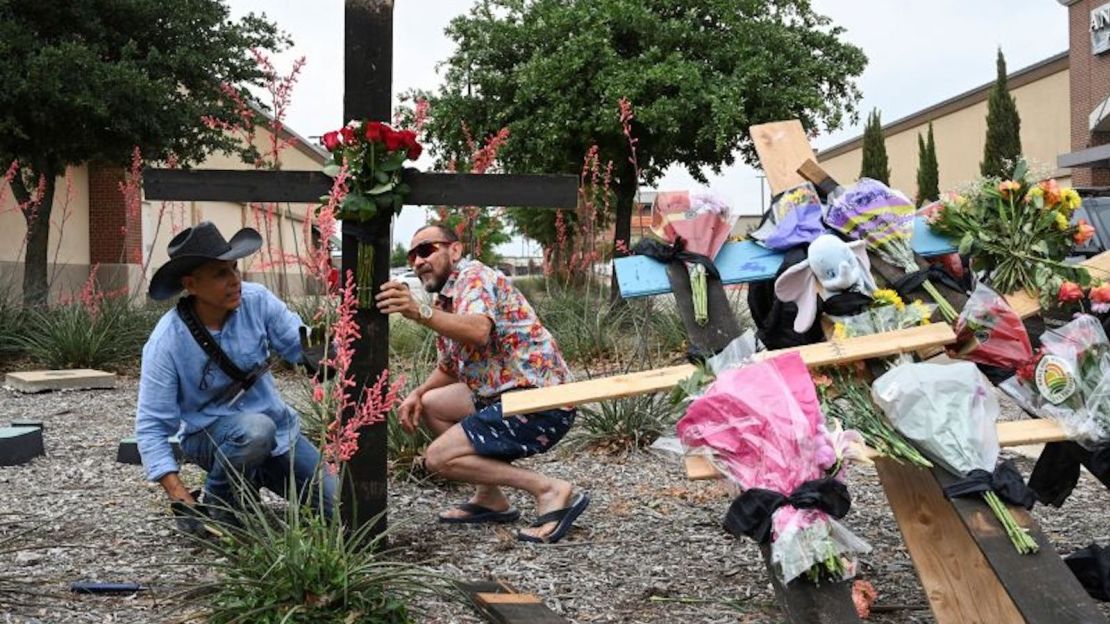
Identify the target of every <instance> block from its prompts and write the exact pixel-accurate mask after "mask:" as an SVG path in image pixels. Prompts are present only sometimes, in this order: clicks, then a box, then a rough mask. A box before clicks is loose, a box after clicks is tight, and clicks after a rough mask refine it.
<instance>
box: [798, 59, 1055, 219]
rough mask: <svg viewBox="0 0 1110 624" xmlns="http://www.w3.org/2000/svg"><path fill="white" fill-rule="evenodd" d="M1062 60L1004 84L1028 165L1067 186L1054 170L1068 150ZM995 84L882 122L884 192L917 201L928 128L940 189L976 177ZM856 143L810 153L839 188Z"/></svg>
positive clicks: (852, 169) (855, 165)
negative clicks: (921, 141)
mask: <svg viewBox="0 0 1110 624" xmlns="http://www.w3.org/2000/svg"><path fill="white" fill-rule="evenodd" d="M1067 61H1068V58H1067V55H1066V54H1063V55H1057V56H1055V57H1052V58H1050V59H1047V60H1045V61H1042V62H1041V63H1038V64H1036V65H1033V66H1030V67H1027V68H1024V69H1021V70H1019V71H1017V72H1014V73H1012V74H1011V75H1010V77H1009V79H1008V83H1009V87H1010V94H1011V95H1013V96H1014V100H1015V102H1016V103H1017V109H1018V114H1019V115H1020V116H1021V146H1022V149H1023V151H1024V153H1025V156H1026V158H1027V159H1028V160H1029V162H1030V166H1031V168H1032V169H1033V171H1034V172H1035V173H1040V174H1041V175H1042V176H1043V177H1053V178H1056V179H1057V180H1059V181H1060V183H1061V184H1070V183H1071V172H1070V170H1067V169H1059V168H1057V167H1056V157H1057V156H1058V155H1059V154H1063V153H1067V152H1069V151H1070V148H1071V134H1070V133H1071V110H1070V105H1069V101H1070V98H1069V83H1068V80H1069V72H1068V63H1067ZM993 85H994V82H993V81H991V83H990V84H987V85H984V86H982V87H979V88H978V89H974V90H972V91H969V92H967V93H964V94H961V95H958V96H956V97H954V98H952V99H950V100H947V101H945V102H941V103H940V104H937V105H936V106H932V107H930V108H927V109H925V110H923V111H920V112H918V113H915V114H913V115H910V116H908V117H905V118H903V119H899V120H897V121H894V122H891V123H889V124H886V125H885V126H884V127H883V132H884V136H885V139H886V150H887V158H888V159H889V162H890V183H891V186H892V187H894V188H896V189H899V190H901V191H902V192H904V193H905V194H906V195H908V196H909V197H910V198H911V199H913V198H915V197H916V195H917V163H918V155H917V137H918V135H920V136H922V137H925V136H926V135H927V133H928V125H929V122H930V121H931V122H932V124H933V137H934V139H935V141H936V146H937V163H938V165H939V173H940V189H941V191H942V192H944V191H948V190H959V189H960V188H962V187H964V186H966V185H967V184H968V183H970V182H972V181H973V180H975V179H976V178H977V177H979V162H980V161H981V160H982V158H983V147H984V145H985V143H986V132H987V95H988V94H989V91H990V88H991V87H993ZM862 147H863V138H862V137H857V138H856V139H853V140H851V141H847V142H845V143H842V144H840V145H837V146H834V147H832V148H829V149H826V150H822V151H821V152H819V153H818V154H817V160H818V162H820V163H821V166H822V167H823V168H824V169H825V170H826V171H828V172H829V174H830V175H832V177H833V178H834V179H836V180H837V181H839V182H841V183H850V182H854V181H855V180H856V179H857V178H858V177H859V171H860V164H861V162H862V160H863V151H862Z"/></svg>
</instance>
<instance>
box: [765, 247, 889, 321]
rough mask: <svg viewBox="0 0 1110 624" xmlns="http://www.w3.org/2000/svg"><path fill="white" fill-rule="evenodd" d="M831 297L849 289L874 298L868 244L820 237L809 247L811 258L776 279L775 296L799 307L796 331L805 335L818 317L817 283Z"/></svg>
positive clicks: (873, 283)
mask: <svg viewBox="0 0 1110 624" xmlns="http://www.w3.org/2000/svg"><path fill="white" fill-rule="evenodd" d="M818 283H820V284H821V286H822V288H824V289H825V293H826V294H827V295H836V294H839V293H842V292H847V291H849V290H854V291H856V292H859V293H860V294H864V295H868V296H870V295H871V294H872V293H873V292H875V288H876V286H875V280H874V279H873V278H872V277H871V261H870V260H868V258H867V242H866V241H852V242H851V243H846V242H844V241H842V240H840V239H839V238H837V237H835V236H833V235H831V234H822V235H821V236H818V237H817V238H816V239H814V241H813V242H812V243H810V245H809V257H808V258H806V259H805V260H804V261H802V262H799V263H798V264H795V265H794V266H792V267H790V268H789V269H787V270H785V271H783V273H782V275H780V276H779V278H778V279H777V280H775V296H776V297H778V298H779V299H781V300H783V301H792V302H794V303H795V304H796V305H797V306H798V316H797V317H795V318H794V331H796V332H798V333H804V332H806V331H808V330H809V328H810V327H812V326H813V321H814V320H816V318H817V294H818V293H817V284H818Z"/></svg>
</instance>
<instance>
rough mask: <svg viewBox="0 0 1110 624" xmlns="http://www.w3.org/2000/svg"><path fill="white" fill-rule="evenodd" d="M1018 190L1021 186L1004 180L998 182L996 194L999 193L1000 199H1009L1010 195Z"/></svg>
mask: <svg viewBox="0 0 1110 624" xmlns="http://www.w3.org/2000/svg"><path fill="white" fill-rule="evenodd" d="M1020 188H1021V184H1019V183H1017V182H1015V181H1013V180H1006V181H1004V182H999V183H998V192H999V193H1001V194H1002V197H1005V198H1009V197H1010V194H1011V193H1014V192H1015V191H1017V190H1019V189H1020Z"/></svg>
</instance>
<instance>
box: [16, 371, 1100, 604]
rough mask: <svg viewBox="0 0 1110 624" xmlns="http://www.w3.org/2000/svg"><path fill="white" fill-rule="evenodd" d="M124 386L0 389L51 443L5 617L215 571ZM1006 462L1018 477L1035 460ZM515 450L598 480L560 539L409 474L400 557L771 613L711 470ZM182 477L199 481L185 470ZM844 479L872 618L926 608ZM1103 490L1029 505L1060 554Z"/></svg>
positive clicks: (648, 457) (32, 472)
mask: <svg viewBox="0 0 1110 624" xmlns="http://www.w3.org/2000/svg"><path fill="white" fill-rule="evenodd" d="M135 395H136V382H135V380H134V379H122V380H121V383H120V384H119V388H118V389H116V390H111V391H84V392H59V393H51V394H42V395H22V394H19V393H16V392H12V391H10V390H0V424H4V423H6V422H7V421H8V420H11V419H13V418H31V419H41V420H42V421H44V422H45V424H46V452H47V456H46V457H44V458H38V459H36V460H34V461H33V462H31V463H30V464H28V465H25V466H20V467H9V468H0V540H3V538H4V537H5V536H10V535H12V534H14V533H16V532H18V531H20V530H25V531H26V535H24V536H23V537H22V538H21V543H23V544H25V545H28V546H34V547H35V549H34V550H25V551H21V552H18V553H16V554H14V555H0V578H4V577H9V578H10V577H17V578H20V579H22V580H25V581H29V582H30V583H31V586H32V587H33V588H34V589H35V591H37V592H41V593H42V594H43V595H41V596H33V597H28V598H22V599H20V601H19V602H15V603H13V602H12V600H11V597H10V596H6V595H5V594H3V593H0V622H43V623H51V624H54V623H61V622H164V621H174V620H177V619H180V618H181V617H182V616H183V615H186V614H188V613H190V612H191V611H192V606H191V605H190V604H189V602H188V601H187V600H184V599H181V598H178V597H176V596H175V593H176V592H179V591H181V590H182V589H185V588H187V587H189V586H190V585H191V584H195V583H197V582H201V581H204V580H210V579H211V576H210V574H211V573H210V572H208V571H206V568H205V563H206V562H208V561H209V559H208V557H209V555H208V554H207V553H205V552H203V551H199V550H197V549H196V548H195V547H193V546H191V545H190V543H189V542H188V541H186V540H185V539H183V538H181V537H179V536H177V535H175V534H174V533H173V531H172V529H171V524H170V522H169V519H168V516H167V515H166V512H165V500H164V497H163V495H162V494H161V491H160V488H158V487H157V486H156V485H152V484H148V483H145V482H144V481H143V479H142V474H141V469H140V468H139V467H137V466H127V465H122V464H117V463H115V461H114V459H115V452H116V445H117V443H118V441H119V439H120V438H121V437H125V436H127V435H130V432H131V430H132V414H133V413H134V402H135ZM1009 415H1010V416H1011V417H1013V416H1014V413H1013V408H1010V412H1009ZM1018 461H1019V465H1020V467H1021V468H1022V471H1023V472H1024V473H1025V474H1028V471H1029V470H1030V469H1031V468H1032V461H1030V460H1028V459H1026V458H1023V457H1019V458H1018ZM527 465H529V466H533V467H535V468H537V469H538V470H540V471H542V472H544V473H547V474H551V475H558V476H560V477H562V478H565V479H568V480H570V481H572V482H574V483H575V485H576V487H578V488H580V489H588V490H589V491H590V492H591V493H592V498H593V502H592V503H591V505H590V507H589V509H588V510H587V511H586V513H585V514H584V515H583V516H582V518H581V520H580V521H579V523H578V526H577V527H576V529H575V530H574V531H573V532H572V533H571V534H570V535H569V536H568V537H567V538H566V539H564V540H563V541H562V542H561V543H559V544H556V545H551V546H541V545H531V544H522V543H519V542H517V541H516V540H515V539H514V537H513V534H512V532H511V531H512V530H513V529H514V528H515V527H509V528H505V527H499V528H495V527H462V528H459V527H447V526H442V525H438V524H436V523H435V522H434V519H435V518H434V515H435V513H437V512H438V511H439V510H441V509H443V508H445V507H447V506H448V505H450V504H451V503H454V502H458V501H460V500H463V499H465V498H466V496H467V494H468V493H467V491H466V490H463V489H460V488H452V487H446V486H444V485H442V484H437V483H430V482H419V481H415V480H411V479H406V480H402V481H399V482H394V483H392V484H391V491H390V514H391V522H393V523H394V527H393V529H392V532H393V533H392V534H393V545H394V546H396V547H398V548H400V549H401V552H402V553H404V557H405V558H406V559H410V560H418V561H423V562H425V563H426V564H427V565H428V566H429V567H431V568H433V569H435V570H437V571H439V572H442V573H445V574H448V575H450V576H452V577H454V578H460V579H465V580H480V579H488V578H496V579H501V580H504V581H507V582H508V583H510V584H512V585H514V586H516V587H517V588H518V589H520V590H523V591H529V592H533V593H536V594H538V595H540V596H541V597H542V598H543V599H544V601H545V602H546V603H547V604H548V605H549V606H551V607H552V608H553V609H555V610H556V611H558V612H560V613H562V614H564V615H565V616H567V617H568V618H569V619H571V620H573V621H575V622H671V621H681V622H694V623H710V622H737V621H741V622H775V621H777V620H778V611H777V608H776V606H775V604H774V594H773V592H772V591H771V589H770V586H769V584H768V582H767V578H766V575H765V571H764V567H763V563H762V560H761V558H760V556H759V551H758V549H757V548H756V547H755V546H754V545H753V544H751V543H750V542H746V541H745V542H740V541H736V540H734V539H732V538H731V537H729V536H728V535H726V534H725V533H724V532H723V531H722V530H721V529H720V520H721V518H722V516H723V513H724V511H725V509H726V507H727V505H728V502H729V499H730V495H729V493H728V492H727V491H726V489H725V488H724V487H723V486H722V485H721V484H719V483H712V482H688V481H687V480H686V479H685V478H684V475H683V472H682V469H681V466H680V463H679V461H678V460H677V458H676V457H675V456H673V455H667V454H664V453H659V452H647V453H637V454H633V455H630V456H628V457H624V458H612V457H607V456H601V455H596V454H591V453H577V454H574V455H571V454H568V453H564V452H559V451H556V452H553V453H551V454H549V455H548V456H544V457H540V458H534V459H532V460H529V461H528V462H527ZM184 477H185V479H186V481H187V482H191V483H194V484H199V483H200V480H201V475H200V473H199V471H197V470H196V469H195V468H192V467H187V468H186V469H185V473H184ZM853 479H854V480H853V482H852V484H851V487H852V493H853V497H854V498H855V501H854V505H853V508H852V511H851V513H850V514H849V515H848V517H847V518H846V525H847V526H848V527H849V528H851V529H852V530H853V531H854V532H856V533H857V534H858V535H859V536H861V537H863V538H864V539H866V540H867V541H868V542H869V543H870V544H871V545H872V546H873V548H874V551H873V552H872V554H871V555H869V556H867V557H866V558H864V559H863V561H862V572H861V576H862V577H863V578H866V579H868V580H870V581H871V582H872V583H873V584H874V585H875V586H876V588H877V589H878V591H879V600H878V603H877V604H878V605H886V606H888V607H892V609H891V610H889V611H885V612H883V613H877V614H875V615H874V616H873V618H872V620H873V621H876V622H931V621H933V620H932V616H931V614H930V612H929V610H928V608H927V605H926V600H925V596H924V593H923V591H922V590H921V587H920V585H919V584H918V582H917V579H916V576H915V574H914V572H913V566H912V563H911V561H910V559H909V557H908V555H907V554H906V552H905V550H904V549H903V548H902V546H901V538H900V535H899V533H898V529H897V526H896V524H895V521H894V518H893V516H892V515H891V513H890V511H889V509H888V507H887V505H886V504H885V497H884V495H883V494H882V489H881V487H880V486H879V483H878V479H877V478H876V476H875V474H874V472H873V471H871V470H869V469H866V468H860V469H858V470H856V472H855V473H854V477H853ZM513 502H514V504H515V505H517V506H518V508H520V509H521V510H522V511H523V512H524V514H525V519H528V518H530V517H531V515H532V511H533V510H532V508H531V503H530V501H528V500H525V499H524V498H522V497H520V496H518V495H514V496H513ZM1107 502H1108V493H1107V491H1106V490H1105V489H1103V488H1102V487H1101V486H1100V485H1099V484H1098V483H1097V482H1096V481H1095V480H1094V479H1092V478H1090V476H1089V475H1086V474H1084V477H1083V479H1082V481H1081V483H1080V486H1079V488H1078V489H1077V491H1076V493H1075V494H1074V495H1073V497H1072V499H1070V500H1069V501H1068V503H1067V504H1066V505H1065V506H1064V508H1063V509H1061V510H1055V509H1050V508H1042V507H1038V508H1037V510H1036V511H1035V512H1034V513H1035V515H1036V517H1037V519H1038V520H1039V521H1040V522H1041V523H1042V526H1043V527H1044V528H1045V530H1046V532H1047V533H1048V535H1049V537H1050V538H1051V539H1052V541H1053V543H1054V544H1055V545H1056V546H1057V549H1058V550H1060V552H1062V553H1067V552H1071V551H1073V550H1075V549H1078V548H1081V547H1083V546H1085V545H1087V544H1088V543H1090V542H1091V541H1099V542H1100V543H1104V544H1105V543H1106V542H1107V541H1110V528H1108V527H1107V524H1106V521H1105V517H1106V516H1105V509H1106V507H1107ZM2 548H3V546H2V545H0V549H2ZM74 580H98V581H112V582H128V581H132V582H140V583H143V584H144V585H150V586H151V587H152V588H153V590H152V591H149V592H143V593H141V594H139V595H137V596H134V597H126V598H119V597H115V598H112V597H100V596H76V595H73V594H69V593H68V592H67V591H66V588H67V586H68V583H69V582H70V581H74ZM5 601H7V603H6V604H5ZM415 607H416V609H417V610H418V613H419V616H418V619H419V620H420V621H427V622H479V621H481V620H480V619H479V618H478V617H477V616H476V615H475V613H474V612H473V611H472V610H471V609H470V608H469V607H467V606H466V605H464V604H460V603H459V602H452V601H450V600H448V599H432V598H424V599H421V601H420V602H418V604H416V605H415ZM1104 613H1107V614H1110V609H1105V608H1104Z"/></svg>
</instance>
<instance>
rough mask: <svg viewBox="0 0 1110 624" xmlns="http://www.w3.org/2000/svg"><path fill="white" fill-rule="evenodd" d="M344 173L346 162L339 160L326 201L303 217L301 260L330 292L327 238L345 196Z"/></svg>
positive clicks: (329, 244) (329, 257) (329, 253)
mask: <svg viewBox="0 0 1110 624" xmlns="http://www.w3.org/2000/svg"><path fill="white" fill-rule="evenodd" d="M348 177H349V172H348V170H347V163H343V164H342V165H340V167H339V173H337V174H336V175H335V180H334V181H333V182H332V185H331V191H329V192H328V201H327V202H326V203H325V204H324V205H322V206H320V208H318V209H317V211H316V218H315V219H305V221H304V240H305V247H306V249H307V250H308V254H307V255H306V256H305V258H304V259H303V260H302V262H303V263H304V265H305V267H307V268H308V273H309V275H311V276H312V277H314V278H315V279H316V280H318V281H319V282H320V283H321V284H324V285H325V287H326V288H327V292H329V293H331V292H334V290H335V287H336V286H338V285H337V284H336V285H333V284H331V283H330V281H329V280H328V276H329V275H330V274H331V270H332V265H331V239H332V237H333V236H335V233H336V231H338V226H337V224H336V220H335V215H336V214H337V213H338V212H339V205H340V204H341V203H343V198H344V197H346V196H347V192H348V189H347V178H348ZM313 225H315V226H316V234H315V236H314V235H313V232H312V229H313ZM317 238H318V240H319V241H320V242H319V244H316V243H315V242H314V240H316V239H317Z"/></svg>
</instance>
